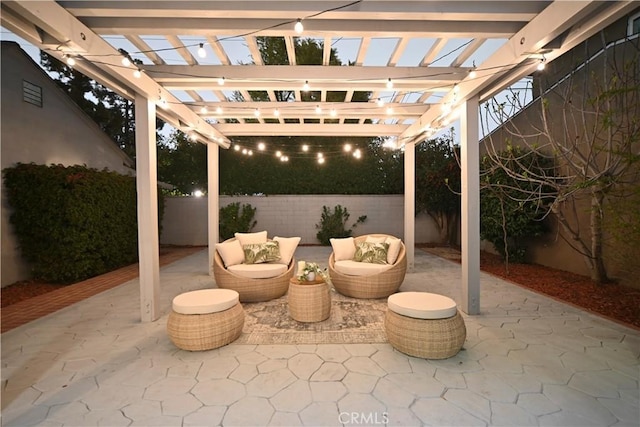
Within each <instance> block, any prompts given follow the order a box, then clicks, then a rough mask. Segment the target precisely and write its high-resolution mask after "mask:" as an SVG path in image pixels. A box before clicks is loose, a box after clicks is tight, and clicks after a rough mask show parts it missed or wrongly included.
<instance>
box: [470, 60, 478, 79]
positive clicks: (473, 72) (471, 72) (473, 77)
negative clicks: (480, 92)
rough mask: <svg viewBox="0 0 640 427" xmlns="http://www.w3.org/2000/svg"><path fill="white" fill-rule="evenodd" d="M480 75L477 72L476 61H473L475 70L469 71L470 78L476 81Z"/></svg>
mask: <svg viewBox="0 0 640 427" xmlns="http://www.w3.org/2000/svg"><path fill="white" fill-rule="evenodd" d="M477 75H478V73H477V72H476V61H475V60H474V61H473V68H472V69H471V70H470V71H469V78H471V79H475V78H476V76H477Z"/></svg>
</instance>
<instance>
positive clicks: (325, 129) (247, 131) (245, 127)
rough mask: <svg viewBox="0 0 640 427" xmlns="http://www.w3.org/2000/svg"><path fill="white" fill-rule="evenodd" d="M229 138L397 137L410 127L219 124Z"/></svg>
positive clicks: (398, 125)
mask: <svg viewBox="0 0 640 427" xmlns="http://www.w3.org/2000/svg"><path fill="white" fill-rule="evenodd" d="M215 126H216V127H217V128H218V129H219V130H220V131H221V132H222V133H224V134H225V135H227V136H344V135H350V136H354V137H355V136H372V137H375V136H395V135H398V134H400V133H401V132H402V131H403V130H405V129H406V128H407V126H408V125H400V124H396V125H385V124H338V123H335V124H333V123H332V124H325V123H288V124H286V125H281V124H278V123H264V124H263V123H219V124H217V125H215Z"/></svg>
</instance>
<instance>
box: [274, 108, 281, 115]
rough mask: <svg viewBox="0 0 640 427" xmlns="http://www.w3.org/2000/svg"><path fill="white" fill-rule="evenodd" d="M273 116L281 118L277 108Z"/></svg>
mask: <svg viewBox="0 0 640 427" xmlns="http://www.w3.org/2000/svg"><path fill="white" fill-rule="evenodd" d="M273 115H274V116H276V117H280V110H278V109H277V108H276V109H275V110H273Z"/></svg>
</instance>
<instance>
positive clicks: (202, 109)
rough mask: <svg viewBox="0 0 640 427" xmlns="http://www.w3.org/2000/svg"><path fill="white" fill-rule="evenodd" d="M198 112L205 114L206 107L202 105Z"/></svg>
mask: <svg viewBox="0 0 640 427" xmlns="http://www.w3.org/2000/svg"><path fill="white" fill-rule="evenodd" d="M200 112H201V113H202V114H207V113H208V112H209V110H207V107H206V106H204V105H203V106H202V108H201V109H200Z"/></svg>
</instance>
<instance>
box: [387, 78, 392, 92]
mask: <svg viewBox="0 0 640 427" xmlns="http://www.w3.org/2000/svg"><path fill="white" fill-rule="evenodd" d="M392 88H393V82H392V81H391V77H389V78H388V79H387V89H392Z"/></svg>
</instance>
